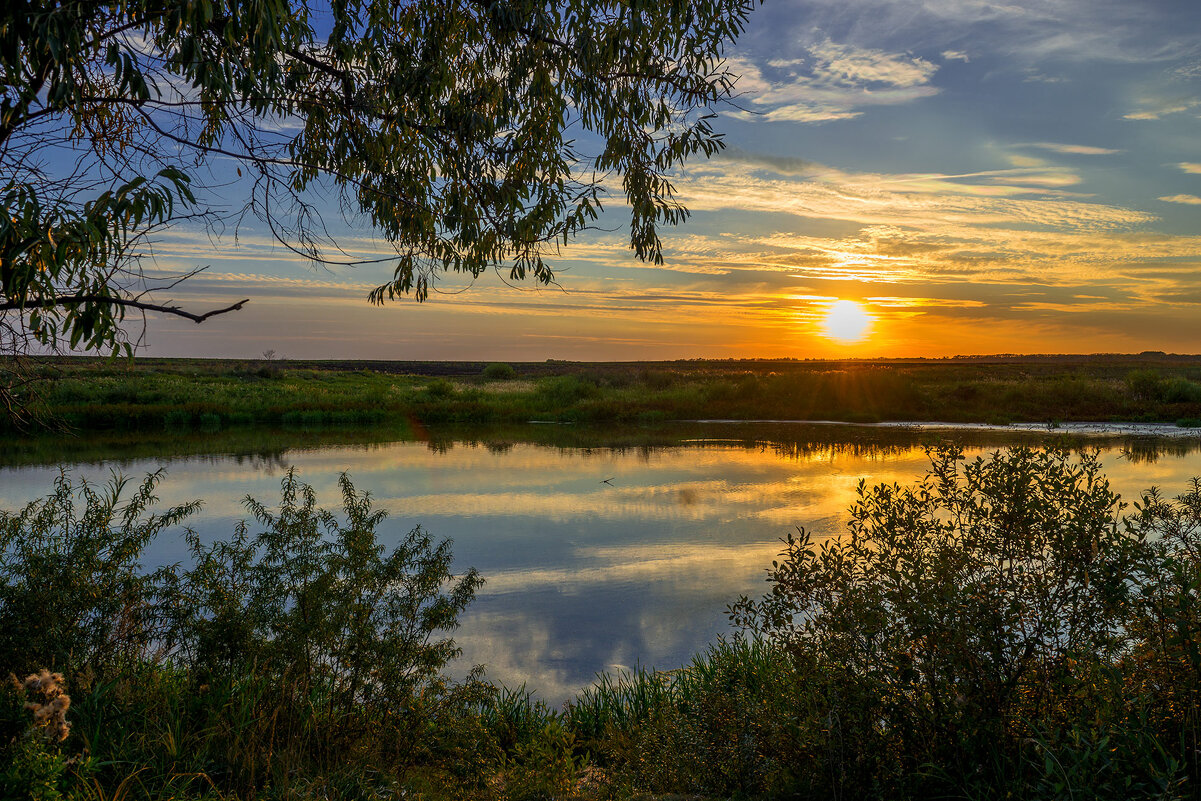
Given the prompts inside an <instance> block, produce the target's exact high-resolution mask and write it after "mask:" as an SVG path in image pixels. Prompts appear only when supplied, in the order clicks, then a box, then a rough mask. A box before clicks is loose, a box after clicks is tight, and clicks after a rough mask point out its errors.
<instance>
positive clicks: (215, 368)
mask: <svg viewBox="0 0 1201 801" xmlns="http://www.w3.org/2000/svg"><path fill="white" fill-rule="evenodd" d="M504 368H511V370H512V372H510V371H509V370H507V369H504ZM40 369H41V370H42V372H43V373H44V376H45V378H46V381H45V382H42V383H41V386H40V391H41V394H42V397H43V400H44V404H43V410H44V411H45V412H47V413H48V416H49V419H52V420H58V421H61V422H62V423H65V424H66V425H67V426H68V427H69V428H73V429H75V430H79V431H145V432H171V433H176V434H182V433H186V432H190V431H191V432H195V431H199V432H204V433H207V434H214V433H218V432H221V431H226V430H230V429H246V428H253V427H264V426H274V427H282V428H287V429H293V430H309V431H313V430H320V429H330V428H354V427H360V428H361V427H368V426H370V427H381V426H387V427H392V428H400V427H412V426H414V425H417V426H433V425H439V426H444V425H464V424H471V425H479V424H514V423H525V422H529V421H534V420H536V421H554V422H567V423H583V424H587V423H595V424H606V425H609V424H614V423H617V424H622V425H656V424H660V423H663V422H666V421H674V420H696V419H713V418H721V419H737V420H757V419H758V420H836V421H843V422H877V421H890V420H891V421H907V420H911V421H946V422H975V423H1002V424H1004V423H1013V422H1026V423H1050V422H1067V421H1143V422H1146V421H1157V422H1165V423H1172V422H1175V421H1177V420H1185V421H1188V420H1196V419H1198V418H1201V359H1191V358H1183V357H1181V358H1179V359H1165V358H1156V357H1151V356H1142V357H1117V356H1115V357H1092V358H1083V357H1081V358H1077V359H1074V360H1073V359H1071V358H1067V357H1063V358H1041V359H1040V358H1034V357H1030V358H1025V359H1016V358H1015V359H998V360H992V361H989V360H983V359H980V360H973V359H964V360H934V361H895V362H894V361H881V362H798V361H728V362H705V361H696V362H646V363H598V364H584V363H580V364H576V363H564V362H554V363H549V364H548V363H539V364H518V365H485V364H475V363H438V362H430V363H376V362H364V363H354V362H350V363H341V362H237V361H228V360H225V361H223V360H139V361H137V362H135V363H129V362H122V361H112V360H94V359H62V360H56V361H49V362H46V363H44V364H43V366H42V367H41V368H40ZM502 373H503V375H502Z"/></svg>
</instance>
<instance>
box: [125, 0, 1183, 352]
mask: <svg viewBox="0 0 1201 801" xmlns="http://www.w3.org/2000/svg"><path fill="white" fill-rule="evenodd" d="M1199 34H1201V6H1198V5H1197V4H1196V3H1190V2H1157V1H1155V0H1140V1H1139V2H1135V3H1131V2H1126V3H1119V2H1110V0H1050V1H1046V0H1044V1H1043V2H1033V0H1029V1H1027V0H1022V2H1004V3H990V2H967V1H960V0H892V1H891V2H884V1H883V0H803V1H802V0H768V2H766V3H765V4H764V5H763V6H762V7H761V8H759V9H758V10H756V11H755V12H754V14H753V15H752V20H751V23H750V26H749V27H748V30H747V31H746V33H745V35H744V36H743V37H742V38H741V39H740V41H739V43H738V44H737V46H736V47H735V48H733V49H732V50H731V51H730V52H729V53H728V55H729V62H730V67H731V68H732V69H733V70H734V71H735V72H737V73H738V74H740V75H741V76H742V77H741V79H740V81H739V83H738V90H739V97H738V100H737V105H736V106H732V107H728V108H726V109H724V110H723V111H722V114H721V117H720V119H719V122H718V127H719V128H720V130H721V131H723V132H724V133H725V135H726V142H727V143H728V145H729V147H728V149H727V150H726V151H725V153H723V154H722V155H721V156H720V157H718V158H715V159H713V160H710V161H708V162H704V161H698V162H692V163H691V164H690V165H689V166H688V167H687V168H686V169H685V170H683V171H682V172H681V174H680V175H679V176H678V177H677V186H678V188H679V190H680V193H681V196H682V198H683V199H684V201H685V203H686V204H687V205H688V206H689V207H690V208H691V209H692V210H693V212H694V213H693V216H692V218H691V219H690V220H689V221H688V222H687V223H685V224H684V225H682V226H680V227H678V228H676V229H673V230H670V231H667V232H665V236H664V243H665V251H664V256H665V259H666V264H664V265H662V266H657V267H656V266H650V265H644V264H641V263H639V262H637V261H636V260H635V259H634V258H633V257H632V255H630V253H629V251H628V249H627V247H626V234H625V233H624V232H623V231H622V230H621V229H620V227H618V226H619V223H620V220H619V216H620V215H619V214H613V215H609V216H608V217H606V218H605V224H606V227H610V226H611V227H613V228H614V229H615V230H608V231H598V232H596V233H594V234H592V235H589V236H587V237H585V238H584V239H582V240H581V241H580V242H578V243H576V244H574V245H572V246H571V247H569V248H567V249H566V250H564V252H563V253H562V255H561V257H560V258H558V259H557V260H556V262H555V266H556V268H557V270H558V274H559V286H557V287H550V288H537V287H534V286H532V285H527V286H522V287H510V286H508V285H506V283H505V282H504V281H502V280H500V278H498V277H496V276H487V277H483V278H481V279H479V280H478V281H476V282H474V283H471V284H469V283H467V282H464V281H461V280H457V279H455V278H453V277H450V278H448V279H446V280H445V281H443V282H441V283H440V285H439V289H440V291H439V292H436V293H434V294H432V295H431V298H430V300H429V301H428V302H426V303H425V304H420V305H419V304H416V303H414V302H412V301H402V302H398V303H393V304H390V305H388V306H386V307H383V308H376V307H370V306H368V305H367V303H366V300H365V295H366V292H367V291H368V290H369V289H370V288H371V287H373V286H375V285H376V284H378V283H381V282H382V281H384V280H386V278H387V275H386V273H385V272H383V271H380V270H375V271H373V269H372V268H357V269H354V270H351V269H345V270H334V271H329V270H323V269H322V270H314V269H313V268H312V267H310V266H308V265H306V264H305V263H303V261H301V260H298V259H297V258H295V257H293V256H292V255H291V254H289V253H287V252H286V251H284V250H283V249H282V248H280V247H279V246H277V245H273V244H272V242H271V239H270V237H269V236H267V234H266V232H264V231H257V230H255V229H254V228H252V227H244V228H242V229H241V231H240V232H239V237H238V240H237V241H236V242H235V241H234V238H233V237H232V236H229V235H226V236H223V237H220V238H218V239H213V238H211V237H208V236H206V235H201V234H194V233H187V232H178V233H176V234H173V235H171V236H170V237H169V238H167V239H165V240H164V241H163V242H162V243H161V245H160V247H159V249H158V256H159V261H160V263H161V264H162V266H163V267H164V268H167V269H172V268H180V267H192V266H198V265H208V270H207V272H206V273H205V274H204V275H202V276H200V277H198V278H195V279H192V280H191V281H190V282H189V284H188V285H187V288H186V289H183V288H181V289H180V290H179V291H178V295H177V299H178V300H180V301H186V302H188V303H189V304H190V305H205V304H206V303H212V304H217V305H224V304H225V303H227V302H229V301H232V300H238V299H240V298H242V297H249V298H251V300H252V302H251V303H250V304H248V305H247V307H246V309H245V310H244V311H242V312H240V313H237V314H231V315H226V316H224V317H221V318H214V319H212V320H210V321H209V322H207V323H205V324H204V325H203V326H200V327H197V326H195V325H193V324H191V323H185V322H184V321H174V320H152V321H151V325H150V328H149V331H148V340H147V341H148V348H147V349H146V350H145V353H147V354H148V355H204V356H231V357H247V356H257V355H259V354H260V353H261V352H262V351H264V350H267V349H273V350H275V351H276V352H277V353H280V354H283V355H285V356H289V357H297V358H299V357H316V358H356V357H357V358H399V359H486V360H498V359H504V360H542V359H546V358H560V359H614V360H621V359H655V358H691V357H718V358H724V357H731V356H734V357H739V356H746V357H755V356H768V357H797V358H809V357H842V356H862V357H872V356H946V355H956V354H970V353H1010V352H1041V353H1048V352H1078V353H1093V352H1137V351H1141V350H1165V351H1173V352H1189V353H1198V352H1201V314H1199V313H1198V312H1199V311H1201V269H1199V267H1201V225H1199V222H1201V36H1199ZM213 169H214V171H219V170H220V169H221V167H220V165H214V166H213ZM343 239H344V243H345V245H346V246H347V248H348V249H349V250H351V251H353V252H356V253H362V254H369V253H378V252H386V243H382V242H378V241H375V240H374V239H373V238H372V236H371V234H370V232H369V231H366V230H354V229H349V230H347V232H346V235H345V236H344V238H343ZM839 300H851V301H855V302H856V303H858V304H860V308H861V309H862V311H863V312H864V313H865V314H866V316H867V317H868V318H869V319H870V321H871V322H870V325H869V326H868V328H867V330H865V331H863V332H862V333H861V335H857V336H855V337H850V338H846V337H844V338H842V339H839V338H837V337H835V336H832V335H831V334H830V333H829V331H828V326H826V325H825V318H826V316H827V314H828V311H829V309H830V308H831V307H832V306H833V304H834V303H835V302H836V301H839Z"/></svg>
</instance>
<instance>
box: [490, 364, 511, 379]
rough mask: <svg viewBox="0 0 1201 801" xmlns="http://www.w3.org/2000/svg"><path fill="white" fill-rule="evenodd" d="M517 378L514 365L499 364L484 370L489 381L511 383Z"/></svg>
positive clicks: (491, 365)
mask: <svg viewBox="0 0 1201 801" xmlns="http://www.w3.org/2000/svg"><path fill="white" fill-rule="evenodd" d="M516 377H517V371H516V370H515V369H513V365H511V364H504V363H503V362H497V363H494V364H490V365H488V366H487V367H485V368H484V378H486V379H488V380H489V381H511V380H513V379H514V378H516Z"/></svg>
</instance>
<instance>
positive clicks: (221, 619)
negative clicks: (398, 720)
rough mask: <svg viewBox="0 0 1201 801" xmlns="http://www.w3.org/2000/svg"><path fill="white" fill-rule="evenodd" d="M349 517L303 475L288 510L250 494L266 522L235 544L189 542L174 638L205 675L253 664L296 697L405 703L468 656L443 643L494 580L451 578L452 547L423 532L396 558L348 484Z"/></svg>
mask: <svg viewBox="0 0 1201 801" xmlns="http://www.w3.org/2000/svg"><path fill="white" fill-rule="evenodd" d="M339 481H340V483H341V487H342V509H343V513H344V515H345V522H341V521H339V520H338V519H337V518H336V517H335V516H334V515H333V514H331V513H330V512H327V511H324V510H321V509H318V508H317V507H316V497H315V495H314V493H313V489H312V487H310V486H308V485H305V484H302V483H301V482H300V481H299V480H298V479H297V478H296V476H295V474H294V473H293V472H291V471H289V472H288V474H287V476H286V477H285V478H284V481H283V492H282V500H281V504H280V508H279V510H278V511H271V510H269V509H268V508H267V507H265V506H264V505H262V504H261V503H259V502H258V501H256V500H254V499H252V498H247V499H246V505H247V508H248V509H249V510H250V511H251V513H252V514H253V516H254V518H255V520H256V521H257V522H258V523H259V524H261V525H262V526H263V530H262V531H261V532H259V533H258V534H253V535H252V534H250V528H249V526H248V525H247V524H246V523H241V524H239V525H238V527H237V530H236V531H235V533H234V536H233V538H232V539H230V540H226V541H220V542H215V543H213V544H211V545H206V544H204V543H203V542H202V541H201V539H200V538H199V537H198V536H197V535H196V534H195V533H191V532H189V533H188V535H187V540H188V546H189V549H190V551H191V556H192V566H191V567H189V568H187V569H185V570H182V571H178V572H175V571H173V572H172V573H171V574H170V575H169V576H168V577H166V578H165V579H164V582H163V585H162V588H161V590H160V592H161V593H162V595H163V598H164V599H165V601H166V603H165V610H166V614H167V616H168V617H169V621H168V625H167V628H166V635H165V636H166V640H167V642H169V643H171V644H172V646H173V647H174V648H175V649H176V652H175V658H176V659H177V660H179V661H180V662H181V663H182V664H184V665H187V666H190V667H191V668H193V669H199V670H200V671H201V672H202V673H204V672H210V673H215V674H217V675H230V674H237V673H241V672H248V671H250V670H253V669H259V670H266V671H267V672H268V673H269V674H270V675H274V676H279V677H281V678H283V679H286V680H287V682H288V683H289V684H290V685H291V686H292V687H293V688H294V690H295V692H298V693H300V694H305V693H307V692H310V691H311V690H312V689H313V688H317V687H320V688H324V690H325V691H327V692H331V693H333V696H332V697H331V703H333V704H335V705H337V706H338V707H339V708H347V709H348V708H351V707H353V706H355V705H356V704H365V705H367V706H368V707H370V708H374V709H380V708H384V707H389V706H391V707H396V706H398V705H399V704H401V703H402V702H404V701H405V699H407V698H408V697H409V696H410V695H411V694H412V692H413V691H414V689H415V688H416V687H418V686H421V685H422V684H424V683H425V682H427V681H428V680H429V679H430V678H432V677H433V676H434V675H436V674H437V672H438V671H439V670H440V669H441V668H442V667H443V666H444V665H445V664H446V663H447V662H448V661H450V660H451V659H452V658H454V657H455V656H456V655H457V654H458V650H457V648H456V647H455V645H454V642H453V641H452V640H449V639H436V638H435V635H436V634H437V633H438V632H443V631H449V630H451V629H453V628H455V627H456V626H457V625H458V624H457V619H458V615H459V613H460V612H461V611H463V609H464V608H465V607H466V606H467V604H468V603H470V601H471V599H472V598H473V597H474V594H475V590H476V589H477V588H478V587H479V586H480V585H481V584H482V583H483V580H482V579H481V578H480V577H479V575H478V574H477V573H476V572H475V571H474V570H472V571H468V572H467V573H466V574H465V575H463V576H461V577H458V578H457V579H456V577H454V576H452V575H451V573H450V562H451V554H450V543H449V542H447V541H443V542H441V543H439V544H437V545H435V544H434V543H433V541H432V539H431V538H430V536H429V535H428V534H427V533H426V532H425V531H423V530H422V529H420V528H416V529H413V530H412V531H410V532H409V533H408V535H407V536H405V538H404V539H403V540H402V541H401V542H400V544H399V545H397V546H396V547H395V548H394V549H393V550H392V551H391V553H387V552H386V551H385V549H384V546H382V545H380V544H379V543H378V542H377V540H376V535H375V529H376V527H377V526H378V525H379V523H380V522H381V521H382V520H383V519H384V516H385V514H384V513H383V512H379V511H372V509H371V500H370V497H369V496H368V495H366V494H359V493H358V492H356V491H355V489H354V486H353V485H352V484H351V483H350V479H349V478H347V477H346V476H345V475H343V476H342V477H341V478H340V479H339Z"/></svg>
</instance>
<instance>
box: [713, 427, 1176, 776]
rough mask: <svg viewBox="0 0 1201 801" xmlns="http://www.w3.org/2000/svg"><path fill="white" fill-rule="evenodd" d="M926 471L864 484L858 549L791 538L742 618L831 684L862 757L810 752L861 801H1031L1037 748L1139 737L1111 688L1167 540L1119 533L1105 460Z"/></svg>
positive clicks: (1029, 455)
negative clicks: (1055, 738) (949, 800)
mask: <svg viewBox="0 0 1201 801" xmlns="http://www.w3.org/2000/svg"><path fill="white" fill-rule="evenodd" d="M931 457H932V465H931V469H930V472H929V474H928V475H927V477H926V478H925V479H923V480H922V481H921V482H919V483H918V484H917V485H916V486H913V487H900V486H897V485H879V486H876V487H874V488H871V489H868V488H867V487H866V485H865V484H863V483H861V484H860V487H859V497H858V500H857V501H856V503H855V504H854V506H853V507H852V509H851V521H850V524H849V528H850V532H849V536H848V537H843V538H838V539H835V540H832V541H829V542H826V543H823V544H822V545H820V547H819V546H817V545H815V543H814V542H813V540H812V538H811V536H810V535H809V534H808V533H806V532H805V531H804V530H801V532H800V535H799V536H796V537H789V538H788V539H787V542H786V550H785V552H784V553H783V554H782V559H781V560H779V561H778V562H776V563H773V567H772V569H771V570H770V571H769V580H770V581H771V584H772V587H771V592H770V593H769V594H768V595H766V596H765V597H764V598H762V599H761V600H757V601H752V600H749V599H747V598H743V599H741V600H740V601H739V602H738V603H737V604H735V606H734V607H733V608H732V616H733V618H734V620H735V621H736V622H737V623H739V624H741V625H743V626H746V627H749V628H750V629H752V630H753V631H755V632H756V633H758V634H759V635H761V636H764V637H766V638H768V639H770V640H771V641H773V642H776V643H778V644H779V645H780V646H781V647H782V648H784V649H785V650H786V652H788V653H789V655H790V657H791V659H792V660H793V662H794V664H795V665H797V666H799V668H798V669H803V672H808V673H811V674H812V675H813V676H814V677H816V679H818V680H815V681H813V684H814V686H815V687H818V688H821V687H825V689H824V690H821V689H819V690H816V691H815V695H817V694H820V693H823V692H824V693H825V694H826V696H827V699H828V704H829V706H828V707H827V708H825V709H820V710H819V711H818V713H817V720H818V721H820V720H822V719H826V720H831V721H833V720H837V721H838V723H839V730H838V731H837V737H838V739H839V740H840V741H842V742H850V743H854V744H855V746H854V751H855V752H856V753H855V755H854V756H855V758H854V759H853V760H848V759H846V758H845V757H841V756H839V757H838V760H839V762H838V764H834V765H831V764H829V763H828V762H823V761H822V759H819V758H818V756H815V757H814V760H815V761H814V764H813V765H812V767H811V769H812V772H814V773H819V774H820V773H825V774H828V775H831V776H835V777H838V783H840V784H841V786H842V787H843V789H844V790H845V791H846V792H849V793H851V794H866V795H877V794H883V795H884V796H885V797H888V796H889V795H893V796H895V797H908V796H912V795H922V794H925V793H930V792H951V793H956V794H957V793H966V794H969V795H970V794H973V793H979V792H983V791H984V790H985V789H987V792H988V794H994V793H995V795H997V796H1003V795H1004V793H1005V788H1007V787H1008V788H1010V789H1014V788H1020V787H1023V786H1026V789H1029V787H1028V786H1027V785H1028V783H1029V782H1031V781H1033V779H1032V778H1031V777H1030V776H1028V775H1025V774H1029V773H1032V770H1031V768H1030V766H1031V765H1032V764H1034V760H1035V758H1036V757H1037V763H1038V764H1040V765H1041V764H1043V762H1044V761H1045V760H1044V757H1045V754H1038V755H1035V754H1033V753H1031V749H1032V748H1033V745H1032V743H1035V742H1038V738H1039V737H1041V736H1044V735H1045V736H1046V737H1048V738H1051V735H1052V733H1054V732H1059V731H1061V730H1062V729H1063V727H1064V726H1065V725H1070V724H1072V723H1073V722H1078V721H1079V720H1081V719H1084V718H1088V716H1089V715H1092V716H1094V717H1093V718H1092V719H1091V723H1090V726H1091V728H1090V729H1089V730H1090V731H1091V732H1092V733H1094V734H1096V737H1097V740H1098V741H1099V740H1100V738H1101V736H1102V735H1103V734H1104V733H1105V732H1104V729H1105V726H1107V725H1112V726H1115V727H1117V728H1118V729H1122V727H1124V726H1127V724H1128V723H1129V721H1128V720H1125V719H1124V718H1123V715H1124V714H1125V713H1120V714H1119V713H1118V712H1116V711H1115V710H1119V709H1122V708H1123V707H1124V706H1125V708H1126V709H1127V711H1129V710H1132V709H1135V708H1136V707H1137V706H1138V703H1137V700H1135V701H1131V704H1130V705H1127V704H1126V701H1124V700H1123V697H1124V691H1123V688H1122V687H1121V686H1120V682H1119V684H1118V685H1116V687H1117V688H1116V690H1115V685H1114V683H1113V682H1112V681H1102V680H1101V679H1102V678H1104V676H1105V675H1107V674H1106V673H1105V670H1107V669H1108V668H1106V666H1110V667H1112V666H1114V665H1117V664H1119V663H1120V660H1121V658H1122V656H1123V654H1125V653H1126V652H1127V649H1128V648H1129V635H1130V626H1131V622H1132V621H1131V620H1130V618H1129V610H1130V609H1131V608H1132V605H1133V604H1134V602H1135V600H1136V599H1137V598H1138V597H1139V595H1138V593H1139V591H1140V590H1139V588H1140V587H1143V586H1144V585H1145V584H1146V581H1147V579H1146V576H1147V575H1149V574H1148V573H1147V568H1146V566H1147V565H1149V564H1155V563H1156V559H1155V558H1154V554H1152V553H1151V551H1150V550H1149V548H1150V546H1149V545H1148V543H1149V541H1150V539H1151V536H1150V532H1151V530H1152V529H1154V528H1156V527H1157V526H1158V527H1159V528H1160V529H1162V526H1159V523H1155V525H1152V523H1153V522H1155V521H1153V520H1152V519H1149V518H1148V519H1146V522H1145V523H1144V524H1143V525H1142V528H1139V527H1138V526H1137V525H1135V523H1134V522H1132V521H1131V522H1128V524H1127V525H1125V526H1123V525H1121V524H1120V523H1119V517H1120V513H1121V509H1122V505H1121V504H1120V502H1119V499H1118V497H1117V496H1116V495H1115V494H1114V493H1113V492H1112V491H1111V490H1110V488H1109V485H1108V482H1107V481H1106V480H1105V479H1104V478H1103V476H1102V475H1101V472H1100V465H1099V464H1098V461H1097V457H1096V455H1095V454H1084V455H1082V456H1080V457H1079V458H1078V459H1072V458H1071V457H1070V456H1069V455H1068V454H1067V453H1065V452H1063V451H1054V450H1052V451H1032V450H1026V449H1017V450H1013V451H1010V452H1008V453H999V454H994V455H993V457H992V458H990V459H983V458H979V459H976V460H974V461H971V462H966V461H965V460H964V459H963V457H962V454H961V452H960V451H958V450H956V449H951V448H947V449H940V450H937V451H932V452H931ZM1190 508H1191V507H1190ZM1159 522H1162V520H1160V521H1159ZM1163 547H1168V546H1163ZM1173 586H1184V585H1183V584H1180V583H1179V582H1178V583H1177V584H1176V585H1173ZM1174 597H1176V598H1177V603H1178V604H1182V603H1184V601H1183V600H1182V599H1183V596H1181V595H1179V594H1177V595H1176V596H1174ZM1119 675H1120V674H1119ZM800 680H802V681H804V680H807V678H806V677H805V676H802V677H801V679H800ZM1107 699H1108V700H1107ZM1085 710H1087V712H1086V711H1085ZM1106 715H1111V717H1109V718H1108V719H1107V720H1108V721H1109V722H1108V723H1100V722H1099V720H1106V718H1105V716H1106ZM815 722H816V721H815ZM802 728H804V726H802ZM809 730H810V731H811V732H820V731H821V727H820V726H810V728H809ZM824 736H825V737H826V738H834V737H835V732H834V730H833V729H831V728H829V727H827V733H826V734H825V735H824ZM1131 739H1133V738H1131ZM834 745H835V743H832V742H829V743H827V744H826V745H825V746H823V747H821V748H817V749H812V751H813V753H814V754H816V755H821V754H826V755H827V757H829V755H834V754H837V753H838V749H836V748H834ZM1023 766H1026V767H1023ZM1164 766H1166V767H1164V769H1165V770H1170V769H1171V764H1170V763H1164ZM1126 768H1129V766H1128V765H1127V766H1125V767H1123V768H1120V769H1117V770H1118V772H1119V773H1120V772H1122V771H1123V770H1126ZM1144 768H1146V766H1144ZM1148 769H1149V768H1148ZM1127 772H1129V771H1127ZM1152 772H1154V771H1152ZM1085 773H1089V775H1093V776H1096V777H1100V775H1101V774H1100V773H1097V772H1096V771H1091V772H1088V771H1086V772H1085ZM1171 778H1172V777H1171V776H1170V775H1169V776H1167V777H1165V776H1159V775H1156V776H1153V777H1151V779H1154V780H1159V779H1164V780H1165V781H1168V782H1169V783H1170V781H1171ZM1149 781H1150V784H1148V786H1151V784H1153V783H1154V781H1151V780H1149ZM1014 791H1015V792H1018V794H1019V795H1021V791H1017V790H1016V789H1015V790H1014Z"/></svg>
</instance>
